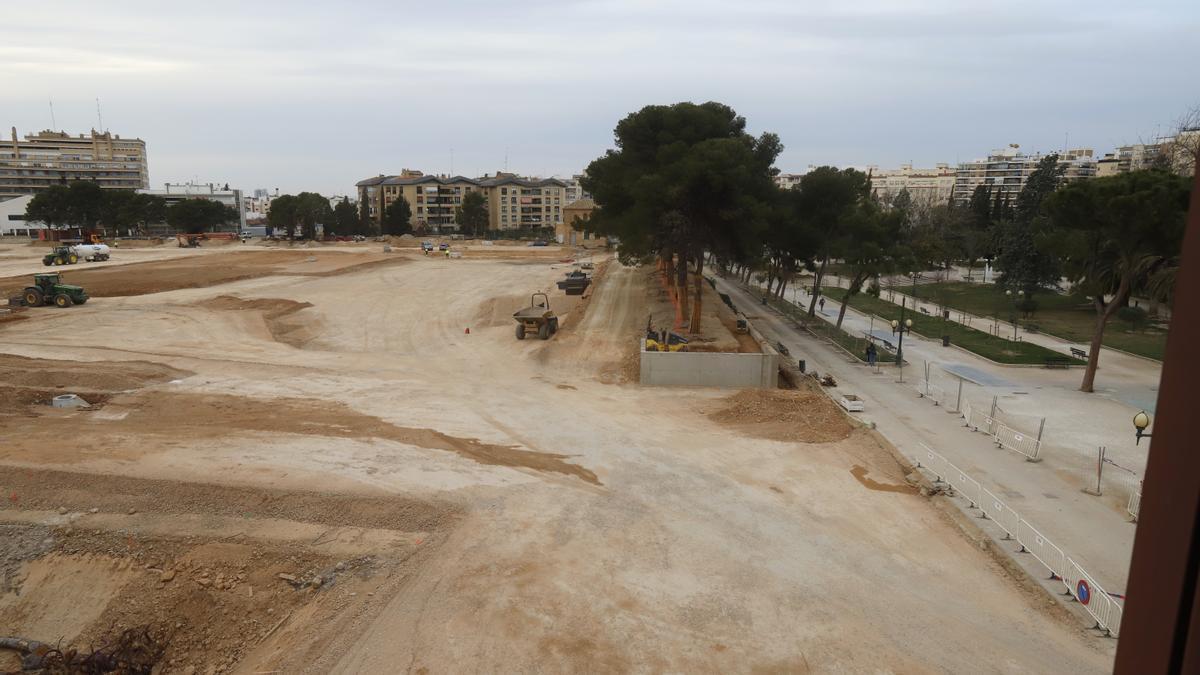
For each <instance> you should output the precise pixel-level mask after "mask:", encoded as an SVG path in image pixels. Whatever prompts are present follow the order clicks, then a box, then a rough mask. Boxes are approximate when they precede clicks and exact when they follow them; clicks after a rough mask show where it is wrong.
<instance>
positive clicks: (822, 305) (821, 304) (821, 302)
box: [817, 297, 825, 312]
mask: <svg viewBox="0 0 1200 675" xmlns="http://www.w3.org/2000/svg"><path fill="white" fill-rule="evenodd" d="M817 304H818V305H820V306H821V311H822V312H824V311H825V298H824V297H822V298H821V299H820V300H818V301H817Z"/></svg>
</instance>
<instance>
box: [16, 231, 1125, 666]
mask: <svg viewBox="0 0 1200 675" xmlns="http://www.w3.org/2000/svg"><path fill="white" fill-rule="evenodd" d="M379 249H380V246H379V245H376V246H373V247H364V248H362V249H361V250H360V251H359V252H357V253H355V252H353V251H350V252H347V251H338V252H336V253H334V252H326V251H323V250H321V249H317V250H315V251H312V250H304V251H286V250H267V251H254V252H244V251H240V250H230V251H228V252H227V253H207V254H204V255H203V256H196V257H192V258H184V259H177V260H169V261H155V262H147V263H145V264H140V265H128V266H125V267H124V268H123V269H122V268H118V267H113V268H111V269H108V270H104V271H103V272H101V271H99V270H97V271H96V272H95V273H94V274H93V275H91V277H90V278H88V279H86V280H85V279H80V278H78V277H82V276H83V275H82V274H76V275H73V276H72V280H74V281H77V282H78V283H81V284H84V285H85V286H88V287H89V291H92V292H93V296H94V299H93V300H92V301H91V302H89V303H88V304H87V305H85V306H77V307H73V308H70V309H67V310H59V309H57V308H40V309H36V310H34V309H31V310H28V311H25V312H22V315H23V316H24V318H23V319H21V320H18V321H7V322H4V323H0V403H2V404H3V405H2V406H0V439H3V442H2V443H0V496H2V497H3V500H2V501H0V635H4V634H11V635H18V636H22V637H27V638H34V639H39V640H44V641H51V642H57V641H60V640H61V641H62V644H63V645H64V646H65V645H68V644H75V645H79V646H82V647H87V646H88V645H99V644H103V641H104V639H105V636H111V635H113V634H114V633H115V632H118V631H119V630H121V629H124V628H128V627H132V626H142V625H150V626H151V627H152V628H153V630H154V631H156V635H161V636H162V638H163V640H164V641H165V643H166V645H167V652H166V654H165V656H164V663H165V664H166V667H165V669H164V670H165V672H189V673H192V672H241V673H258V672H288V673H292V672H329V671H335V672H376V673H394V672H420V673H444V672H463V671H475V672H531V671H540V672H558V671H576V672H625V671H639V672H668V671H669V672H713V671H721V672H808V671H816V672H825V671H849V672H863V671H884V672H944V671H950V672H980V671H983V672H1018V671H1035V672H1056V673H1071V672H1100V671H1103V670H1106V669H1107V668H1109V667H1110V664H1111V658H1112V650H1113V647H1112V641H1104V640H1101V639H1098V638H1094V637H1091V636H1090V635H1088V634H1087V632H1086V631H1084V630H1082V629H1081V627H1079V626H1078V625H1077V624H1076V623H1075V621H1074V619H1073V618H1070V617H1064V616H1063V613H1062V612H1060V611H1058V610H1057V605H1055V603H1054V602H1053V601H1052V600H1051V599H1049V598H1047V597H1045V596H1043V595H1042V594H1040V592H1031V591H1029V590H1027V587H1026V585H1024V584H1023V583H1022V582H1021V581H1020V580H1018V579H1016V578H1014V577H1011V576H1009V575H1008V574H1007V573H1006V572H1005V571H1004V569H1003V568H1002V566H1001V565H999V564H998V563H997V562H996V561H994V560H993V559H991V558H990V557H989V556H988V554H987V553H985V552H984V551H982V550H981V549H980V547H979V546H978V545H976V544H975V543H973V542H972V541H971V539H970V538H969V537H968V536H966V535H964V534H963V533H962V532H960V527H963V528H966V529H967V530H968V532H969V530H970V528H969V526H967V525H964V524H963V523H961V522H960V521H959V520H957V519H956V517H955V516H953V515H951V511H950V510H948V509H942V508H939V506H938V505H937V503H936V502H931V501H930V500H929V499H928V498H925V497H922V496H921V495H920V494H919V492H918V490H917V489H916V488H914V487H913V486H911V485H909V484H908V483H907V482H906V480H905V472H906V471H905V469H904V468H902V467H901V466H900V465H899V464H898V463H897V462H896V461H895V460H894V459H893V456H892V454H891V452H890V451H889V449H888V448H887V447H885V446H884V445H883V443H882V441H880V440H879V439H878V437H877V436H875V435H873V434H871V433H870V432H867V431H865V430H861V429H856V428H854V427H852V426H851V425H850V424H848V423H847V421H846V419H845V418H844V417H842V416H841V415H840V414H839V413H838V412H837V410H836V409H833V408H832V407H831V406H830V404H829V402H828V401H827V400H825V399H824V398H823V397H822V395H821V394H819V393H815V392H812V391H807V390H798V391H787V392H749V393H746V392H743V393H735V392H728V391H716V390H703V389H697V390H688V389H647V388H641V387H639V386H637V385H636V384H633V382H636V361H637V360H636V344H637V339H638V337H639V336H640V334H641V331H642V330H643V329H644V327H645V324H646V320H647V316H648V315H649V313H650V309H649V308H650V307H651V305H652V303H653V302H655V301H656V297H657V296H656V291H655V289H654V288H653V285H652V283H651V279H650V272H649V271H648V270H643V269H631V268H625V267H622V266H620V265H619V264H617V263H615V262H612V263H609V264H607V265H605V266H602V267H603V268H604V269H602V270H600V271H598V275H597V276H598V277H600V280H599V281H598V283H597V284H596V286H595V290H594V293H592V294H591V295H590V296H589V297H587V298H580V297H578V296H573V297H570V298H568V297H565V296H564V295H563V294H562V293H561V292H560V291H557V290H555V289H553V284H554V282H555V281H556V280H557V279H558V278H560V277H561V275H562V273H563V272H564V271H565V270H566V269H567V268H568V267H569V265H564V264H562V263H560V262H558V261H559V260H561V259H565V258H569V257H570V254H569V253H568V252H566V251H558V250H551V251H536V252H528V253H527V252H522V251H520V250H517V249H516V247H512V250H502V249H494V250H493V251H490V252H488V254H487V255H483V254H481V255H478V256H473V255H472V254H473V253H474V251H473V250H468V252H467V255H466V256H465V257H464V258H463V259H461V260H457V259H456V260H447V259H443V258H429V257H425V256H422V255H421V254H419V253H416V252H412V251H407V252H394V253H392V254H386V255H385V254H382V253H380V252H379ZM309 258H314V260H312V261H310V260H309ZM92 284H94V288H93V287H92ZM539 289H545V290H552V291H553V292H552V293H551V301H552V306H553V307H554V308H555V310H556V311H558V312H559V313H560V315H561V316H562V320H561V321H562V330H561V332H560V333H559V334H558V335H557V336H556V337H555V338H554V339H552V340H550V341H548V342H542V341H538V340H526V341H517V340H515V339H514V336H513V323H512V320H511V318H510V315H511V313H512V312H513V311H515V310H516V309H518V308H519V307H520V306H521V305H523V304H524V303H526V302H528V296H529V294H530V293H531V292H533V291H535V290H539ZM718 302H719V300H718ZM468 329H469V332H467V330H468ZM62 392H75V393H79V394H80V395H81V396H83V397H84V398H88V399H89V400H92V401H93V402H94V403H96V404H97V405H95V406H93V407H92V408H91V409H86V410H82V409H81V410H67V411H63V410H55V409H51V408H49V407H47V406H45V405H44V404H43V403H44V401H46V400H48V399H49V398H50V397H51V396H53V395H55V394H57V393H62ZM5 659H9V660H8V661H5ZM15 667H16V663H15V662H14V661H12V660H11V654H4V653H0V670H4V669H6V668H9V669H11V668H15Z"/></svg>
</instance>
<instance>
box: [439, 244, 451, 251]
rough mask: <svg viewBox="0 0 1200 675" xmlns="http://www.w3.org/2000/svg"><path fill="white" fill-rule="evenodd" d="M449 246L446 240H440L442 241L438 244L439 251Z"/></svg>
mask: <svg viewBox="0 0 1200 675" xmlns="http://www.w3.org/2000/svg"><path fill="white" fill-rule="evenodd" d="M449 248H450V244H447V243H446V242H442V243H440V244H438V250H439V251H445V250H448V249H449Z"/></svg>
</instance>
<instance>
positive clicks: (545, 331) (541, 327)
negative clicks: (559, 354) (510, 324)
mask: <svg viewBox="0 0 1200 675" xmlns="http://www.w3.org/2000/svg"><path fill="white" fill-rule="evenodd" d="M539 298H540V299H541V300H540V301H539ZM513 319H515V320H516V322H517V339H518V340H524V339H525V336H526V335H527V334H529V333H536V334H537V336H538V338H539V339H542V340H549V339H550V336H551V335H554V334H555V333H557V332H558V315H556V314H555V313H554V312H553V310H551V309H550V296H548V295H546V294H545V293H534V294H533V295H531V296H529V306H528V307H526V308H525V309H522V310H518V311H516V312H513Z"/></svg>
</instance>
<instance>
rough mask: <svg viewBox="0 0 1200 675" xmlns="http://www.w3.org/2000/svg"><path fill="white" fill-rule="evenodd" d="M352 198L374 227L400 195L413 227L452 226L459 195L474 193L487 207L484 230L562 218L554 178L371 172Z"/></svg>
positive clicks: (561, 195)
mask: <svg viewBox="0 0 1200 675" xmlns="http://www.w3.org/2000/svg"><path fill="white" fill-rule="evenodd" d="M356 187H357V188H358V201H359V203H360V204H365V205H366V212H367V216H368V217H369V218H370V219H371V220H372V221H374V222H375V224H377V225H379V224H381V223H382V220H383V216H384V214H385V213H387V209H388V207H390V206H391V205H392V204H393V203H395V202H396V200H397V199H399V198H401V197H403V198H404V199H405V200H406V201H407V202H408V206H409V209H410V210H411V212H412V215H411V218H410V220H409V225H410V226H412V227H413V228H415V229H433V230H457V229H458V228H459V223H458V221H457V220H456V216H455V210H456V209H457V208H459V207H461V206H462V202H463V199H464V198H465V197H466V196H467V195H469V194H471V193H473V192H474V193H478V194H482V195H483V197H484V200H485V201H484V203H485V204H486V205H487V209H488V229H491V230H517V229H526V228H538V227H552V226H554V225H555V224H556V223H560V222H562V209H563V207H564V206H565V205H566V202H565V199H566V198H565V190H566V183H565V182H563V181H561V180H558V179H554V178H522V177H520V176H517V175H515V174H509V173H497V174H496V175H495V176H494V177H488V176H485V177H483V178H467V177H465V176H432V175H425V174H423V173H421V172H419V171H413V170H410V169H405V170H403V171H402V172H401V173H400V174H399V175H395V176H382V175H381V176H376V177H375V178H367V179H365V180H361V181H359V182H358V183H356Z"/></svg>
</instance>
